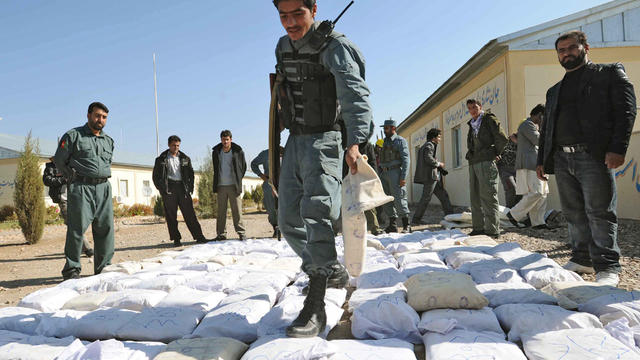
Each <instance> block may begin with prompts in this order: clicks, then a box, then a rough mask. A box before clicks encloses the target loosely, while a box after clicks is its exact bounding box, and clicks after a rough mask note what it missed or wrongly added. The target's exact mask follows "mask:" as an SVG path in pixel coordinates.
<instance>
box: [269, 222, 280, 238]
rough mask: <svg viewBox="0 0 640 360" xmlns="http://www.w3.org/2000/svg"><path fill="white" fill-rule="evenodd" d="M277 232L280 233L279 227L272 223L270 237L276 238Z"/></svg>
mask: <svg viewBox="0 0 640 360" xmlns="http://www.w3.org/2000/svg"><path fill="white" fill-rule="evenodd" d="M278 234H280V229H278V227H277V226H276V225H273V234H272V235H271V237H272V238H274V239H275V238H277V237H278Z"/></svg>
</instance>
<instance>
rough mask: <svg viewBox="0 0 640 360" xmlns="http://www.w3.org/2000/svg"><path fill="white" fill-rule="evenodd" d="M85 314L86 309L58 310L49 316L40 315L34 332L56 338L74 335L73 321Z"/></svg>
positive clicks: (86, 312)
mask: <svg viewBox="0 0 640 360" xmlns="http://www.w3.org/2000/svg"><path fill="white" fill-rule="evenodd" d="M86 314H88V311H76V310H58V311H56V312H55V313H53V314H49V316H45V317H41V318H40V322H39V323H38V326H37V327H36V329H35V333H36V334H37V335H41V336H47V337H58V338H63V337H67V336H74V335H73V334H74V328H75V322H76V321H77V320H78V319H80V318H81V317H83V316H84V315H86Z"/></svg>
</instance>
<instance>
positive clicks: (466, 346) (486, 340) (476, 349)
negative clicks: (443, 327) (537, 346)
mask: <svg viewBox="0 0 640 360" xmlns="http://www.w3.org/2000/svg"><path fill="white" fill-rule="evenodd" d="M422 339H423V342H424V346H425V354H426V358H427V359H493V360H527V358H526V357H525V356H524V354H523V353H522V351H521V350H520V348H519V347H518V346H517V345H516V344H514V343H511V342H508V341H506V340H504V338H502V336H500V335H496V334H494V333H481V332H475V331H465V330H453V331H451V332H450V333H448V334H446V335H442V334H438V333H433V332H430V333H426V334H425V335H423V336H422Z"/></svg>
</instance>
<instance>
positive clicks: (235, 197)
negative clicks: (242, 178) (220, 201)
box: [228, 187, 245, 235]
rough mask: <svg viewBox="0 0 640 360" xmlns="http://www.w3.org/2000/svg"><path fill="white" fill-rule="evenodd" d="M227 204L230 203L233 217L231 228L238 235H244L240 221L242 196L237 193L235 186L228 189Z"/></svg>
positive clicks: (242, 224)
mask: <svg viewBox="0 0 640 360" xmlns="http://www.w3.org/2000/svg"><path fill="white" fill-rule="evenodd" d="M228 197H229V204H230V205H231V218H232V219H233V228H234V229H235V230H236V233H238V235H244V233H245V229H244V222H243V221H242V197H240V194H237V193H236V191H235V187H231V188H230V189H229V195H228Z"/></svg>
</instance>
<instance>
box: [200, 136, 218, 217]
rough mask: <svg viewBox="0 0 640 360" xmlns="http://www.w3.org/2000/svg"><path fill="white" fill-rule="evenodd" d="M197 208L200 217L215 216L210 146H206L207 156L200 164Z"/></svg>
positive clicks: (215, 207)
mask: <svg viewBox="0 0 640 360" xmlns="http://www.w3.org/2000/svg"><path fill="white" fill-rule="evenodd" d="M198 209H199V210H200V216H201V217H202V218H205V219H207V218H215V217H216V216H217V211H218V197H217V196H216V194H215V193H214V192H213V160H212V159H211V149H210V148H207V156H206V157H205V161H204V162H203V163H202V165H201V166H200V178H199V179H198Z"/></svg>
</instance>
